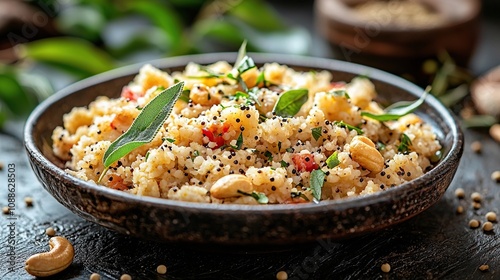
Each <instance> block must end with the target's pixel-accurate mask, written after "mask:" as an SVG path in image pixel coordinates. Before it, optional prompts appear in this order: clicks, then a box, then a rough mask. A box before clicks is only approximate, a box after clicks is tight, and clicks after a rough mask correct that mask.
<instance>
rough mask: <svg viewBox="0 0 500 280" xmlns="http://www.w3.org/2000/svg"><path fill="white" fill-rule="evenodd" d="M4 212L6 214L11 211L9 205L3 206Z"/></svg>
mask: <svg viewBox="0 0 500 280" xmlns="http://www.w3.org/2000/svg"><path fill="white" fill-rule="evenodd" d="M2 213H4V214H5V215H8V214H9V213H10V209H9V207H7V206H4V207H2Z"/></svg>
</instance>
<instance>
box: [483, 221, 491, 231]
mask: <svg viewBox="0 0 500 280" xmlns="http://www.w3.org/2000/svg"><path fill="white" fill-rule="evenodd" d="M483 230H484V231H492V230H493V223H492V222H486V223H484V225H483Z"/></svg>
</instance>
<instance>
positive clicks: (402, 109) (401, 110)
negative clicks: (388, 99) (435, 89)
mask: <svg viewBox="0 0 500 280" xmlns="http://www.w3.org/2000/svg"><path fill="white" fill-rule="evenodd" d="M429 91H430V87H427V88H426V89H425V91H424V93H423V94H422V96H420V98H419V99H418V100H417V101H413V102H409V101H401V102H396V103H394V104H392V105H391V106H389V107H387V108H385V114H381V115H375V114H372V113H370V112H361V116H364V117H368V118H370V119H374V120H377V121H381V122H385V121H394V120H398V119H399V118H401V117H402V116H405V115H408V114H409V113H411V112H413V111H415V110H416V109H417V108H418V107H419V106H420V105H422V104H423V103H424V100H425V98H426V97H427V94H429Z"/></svg>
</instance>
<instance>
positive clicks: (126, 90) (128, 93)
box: [121, 86, 139, 101]
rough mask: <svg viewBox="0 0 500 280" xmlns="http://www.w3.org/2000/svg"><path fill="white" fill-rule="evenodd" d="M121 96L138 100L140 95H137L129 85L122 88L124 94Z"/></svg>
mask: <svg viewBox="0 0 500 280" xmlns="http://www.w3.org/2000/svg"><path fill="white" fill-rule="evenodd" d="M121 96H122V97H123V98H125V99H128V100H132V101H136V100H137V98H138V97H139V96H137V95H136V94H135V93H133V92H132V91H131V90H130V88H129V87H127V86H124V87H123V88H122V94H121Z"/></svg>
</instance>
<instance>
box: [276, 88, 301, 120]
mask: <svg viewBox="0 0 500 280" xmlns="http://www.w3.org/2000/svg"><path fill="white" fill-rule="evenodd" d="M308 95H309V91H308V90H307V89H294V90H289V91H286V92H284V93H283V94H281V95H280V97H279V99H278V101H277V102H276V104H275V105H274V109H273V113H275V114H276V115H278V116H280V117H284V118H287V117H288V118H291V117H293V116H295V115H296V114H297V113H298V112H299V111H300V108H301V107H302V105H304V103H306V102H307V99H308V98H309V96H308Z"/></svg>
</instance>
